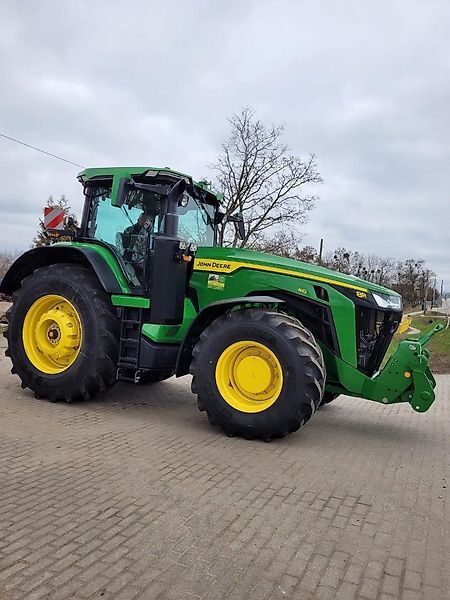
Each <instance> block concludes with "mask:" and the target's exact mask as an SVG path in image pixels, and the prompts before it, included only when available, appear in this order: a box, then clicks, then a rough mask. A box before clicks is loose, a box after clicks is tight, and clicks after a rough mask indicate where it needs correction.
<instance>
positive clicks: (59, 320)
mask: <svg viewBox="0 0 450 600" xmlns="http://www.w3.org/2000/svg"><path fill="white" fill-rule="evenodd" d="M22 338H23V343H24V349H25V352H26V354H27V356H28V358H29V360H30V362H31V363H32V364H33V366H34V367H36V368H37V369H38V370H40V371H42V372H44V373H48V374H57V373H61V372H63V371H65V370H66V369H67V368H69V367H70V366H71V365H72V364H73V363H74V362H75V360H76V358H77V357H78V354H79V352H80V347H81V341H82V331H81V321H80V317H79V315H78V312H77V310H76V309H75V308H74V306H73V305H72V304H71V303H70V302H69V301H68V300H66V299H65V298H64V297H63V296H57V295H48V296H43V297H42V298H39V299H38V300H36V301H35V302H34V304H33V305H32V306H31V307H30V308H29V310H28V312H27V314H26V316H25V320H24V324H23V334H22Z"/></svg>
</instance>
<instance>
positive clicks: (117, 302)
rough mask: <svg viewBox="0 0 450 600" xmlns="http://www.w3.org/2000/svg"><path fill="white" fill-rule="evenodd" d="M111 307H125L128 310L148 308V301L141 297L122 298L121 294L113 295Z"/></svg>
mask: <svg viewBox="0 0 450 600" xmlns="http://www.w3.org/2000/svg"><path fill="white" fill-rule="evenodd" d="M111 302H112V304H113V306H125V307H128V308H149V307H150V300H149V299H148V298H141V296H123V295H121V294H113V295H112V296H111Z"/></svg>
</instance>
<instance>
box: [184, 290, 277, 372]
mask: <svg viewBox="0 0 450 600" xmlns="http://www.w3.org/2000/svg"><path fill="white" fill-rule="evenodd" d="M279 304H284V302H283V301H282V300H280V299H279V298H274V297H272V296H244V297H242V298H233V299H228V300H219V301H218V302H213V303H212V304H209V305H208V306H206V307H205V308H204V309H203V310H201V311H200V312H199V313H198V315H197V316H196V317H195V319H194V321H193V322H192V324H191V326H190V328H189V329H188V331H187V332H186V335H185V337H184V340H183V342H182V343H181V346H180V349H179V351H178V357H177V366H176V370H175V374H176V376H177V377H181V376H182V375H187V374H188V373H189V365H190V363H191V359H192V350H193V348H194V346H195V344H196V343H197V340H198V338H199V337H200V335H201V333H202V331H203V330H204V329H205V328H206V327H208V325H209V324H210V323H212V321H214V319H217V317H220V316H221V315H223V314H224V313H226V312H228V311H229V310H230V309H232V308H235V307H237V306H242V307H244V306H245V307H255V306H271V305H279Z"/></svg>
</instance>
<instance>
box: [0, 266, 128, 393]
mask: <svg viewBox="0 0 450 600" xmlns="http://www.w3.org/2000/svg"><path fill="white" fill-rule="evenodd" d="M7 319H8V329H7V331H6V332H5V334H4V335H5V337H6V338H7V340H8V348H7V351H6V354H7V356H9V357H10V358H11V361H12V363H13V368H12V372H13V373H17V375H18V376H19V377H20V379H21V380H22V387H23V388H25V387H28V388H30V389H31V390H33V391H34V392H35V394H36V396H37V397H47V398H49V399H50V400H53V401H54V400H66V401H68V402H72V401H74V400H82V399H87V398H91V397H93V396H94V395H95V394H97V393H98V392H100V391H102V390H104V389H106V388H108V387H109V386H111V385H112V384H114V383H115V381H116V367H117V359H118V348H119V322H118V319H117V317H116V316H115V313H114V309H113V307H112V305H111V301H110V298H109V295H108V294H107V293H106V292H105V291H104V290H103V288H102V287H101V285H100V283H99V281H98V279H97V277H95V275H94V274H93V273H92V272H90V271H89V270H88V269H86V268H84V267H81V266H79V265H72V264H56V265H50V266H48V267H43V268H40V269H37V270H36V271H35V272H34V273H33V275H31V276H29V277H27V278H25V279H24V280H23V281H22V286H21V288H20V289H19V290H18V291H17V292H16V293H15V294H14V296H13V306H12V308H11V309H10V310H9V311H8V313H7Z"/></svg>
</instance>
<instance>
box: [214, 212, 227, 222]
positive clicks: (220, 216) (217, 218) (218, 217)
mask: <svg viewBox="0 0 450 600" xmlns="http://www.w3.org/2000/svg"><path fill="white" fill-rule="evenodd" d="M224 216H225V213H224V212H222V211H221V210H216V214H215V216H214V225H220V224H221V223H222V221H223V218H224Z"/></svg>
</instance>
